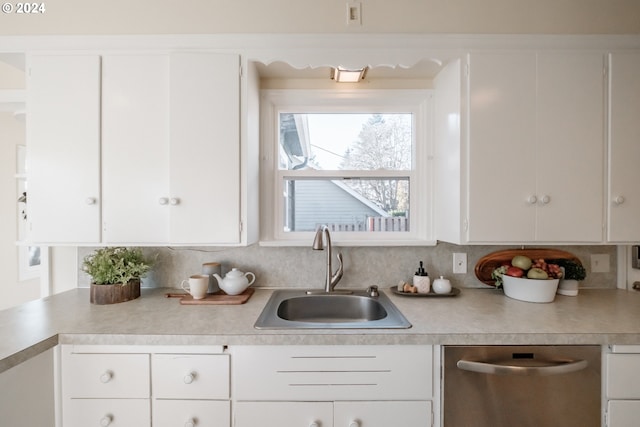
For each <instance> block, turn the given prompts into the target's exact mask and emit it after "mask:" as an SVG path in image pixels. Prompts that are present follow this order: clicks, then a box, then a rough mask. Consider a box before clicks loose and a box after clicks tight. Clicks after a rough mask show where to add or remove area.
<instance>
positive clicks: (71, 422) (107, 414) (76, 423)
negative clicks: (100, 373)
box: [63, 399, 151, 427]
mask: <svg viewBox="0 0 640 427" xmlns="http://www.w3.org/2000/svg"><path fill="white" fill-rule="evenodd" d="M65 409H66V410H65V411H64V412H63V418H64V422H63V425H64V427H93V426H95V427H105V426H108V427H132V426H136V427H145V426H146V427H150V426H151V408H150V403H149V399H70V400H69V401H68V402H67V404H66V406H65Z"/></svg>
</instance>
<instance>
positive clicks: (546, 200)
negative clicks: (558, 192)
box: [540, 194, 551, 205]
mask: <svg viewBox="0 0 640 427" xmlns="http://www.w3.org/2000/svg"><path fill="white" fill-rule="evenodd" d="M550 201H551V197H549V196H547V195H546V194H545V195H544V196H542V197H541V198H540V202H541V203H542V204H543V205H546V204H547V203H549V202H550Z"/></svg>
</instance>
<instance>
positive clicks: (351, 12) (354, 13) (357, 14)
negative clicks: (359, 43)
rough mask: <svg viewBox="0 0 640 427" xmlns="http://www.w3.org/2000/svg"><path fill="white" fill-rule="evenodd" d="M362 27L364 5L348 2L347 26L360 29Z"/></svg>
mask: <svg viewBox="0 0 640 427" xmlns="http://www.w3.org/2000/svg"><path fill="white" fill-rule="evenodd" d="M361 25H362V3H360V2H347V26H348V27H360V26H361Z"/></svg>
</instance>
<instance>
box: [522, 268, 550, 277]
mask: <svg viewBox="0 0 640 427" xmlns="http://www.w3.org/2000/svg"><path fill="white" fill-rule="evenodd" d="M527 278H528V279H548V278H549V275H548V274H547V272H546V271H544V270H543V269H541V268H537V267H533V268H532V269H531V270H529V271H528V272H527Z"/></svg>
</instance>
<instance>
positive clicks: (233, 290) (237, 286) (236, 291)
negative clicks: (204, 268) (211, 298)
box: [213, 268, 256, 295]
mask: <svg viewBox="0 0 640 427" xmlns="http://www.w3.org/2000/svg"><path fill="white" fill-rule="evenodd" d="M248 275H251V281H249V279H247V276H248ZM213 277H215V278H216V280H217V281H218V285H219V286H220V289H222V290H223V291H224V292H225V293H226V294H227V295H240V294H241V293H243V292H244V291H245V289H247V288H248V287H249V286H251V285H252V284H253V282H255V280H256V275H255V274H253V273H251V272H246V273H243V272H242V271H240V270H238V269H237V268H232V269H231V271H230V272H228V273H227V275H226V276H225V277H224V279H223V278H222V277H220V276H219V275H218V274H214V275H213Z"/></svg>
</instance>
